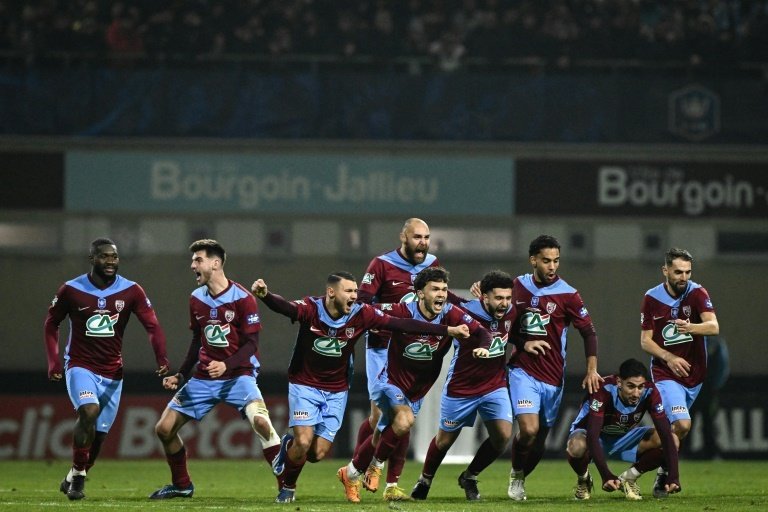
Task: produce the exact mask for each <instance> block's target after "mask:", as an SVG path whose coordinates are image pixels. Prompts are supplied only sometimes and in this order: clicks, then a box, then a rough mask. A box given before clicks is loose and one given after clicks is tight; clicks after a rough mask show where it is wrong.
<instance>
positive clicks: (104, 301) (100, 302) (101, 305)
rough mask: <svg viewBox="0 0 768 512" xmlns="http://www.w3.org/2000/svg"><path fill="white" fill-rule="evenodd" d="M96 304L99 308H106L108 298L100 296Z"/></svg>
mask: <svg viewBox="0 0 768 512" xmlns="http://www.w3.org/2000/svg"><path fill="white" fill-rule="evenodd" d="M96 304H97V305H98V306H99V309H104V308H105V307H107V299H105V298H104V297H99V300H98V302H96Z"/></svg>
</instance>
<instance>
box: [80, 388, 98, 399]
mask: <svg viewBox="0 0 768 512" xmlns="http://www.w3.org/2000/svg"><path fill="white" fill-rule="evenodd" d="M94 396H95V395H94V394H93V391H88V390H86V391H81V392H80V393H78V397H79V398H80V400H85V399H87V398H93V397H94Z"/></svg>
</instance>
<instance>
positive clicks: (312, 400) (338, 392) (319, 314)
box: [251, 272, 469, 503]
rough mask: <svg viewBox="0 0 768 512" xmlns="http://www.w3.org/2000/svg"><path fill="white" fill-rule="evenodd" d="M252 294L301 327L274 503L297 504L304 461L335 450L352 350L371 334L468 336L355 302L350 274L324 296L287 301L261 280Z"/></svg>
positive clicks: (334, 278)
mask: <svg viewBox="0 0 768 512" xmlns="http://www.w3.org/2000/svg"><path fill="white" fill-rule="evenodd" d="M251 291H252V292H253V293H254V295H256V296H257V297H259V298H260V299H261V300H262V301H263V302H264V304H266V305H267V307H269V309H271V310H273V311H275V312H277V313H280V314H282V315H285V316H287V317H288V318H290V319H291V320H292V321H294V322H299V325H300V327H299V332H298V335H297V337H296V345H295V346H294V349H293V355H292V357H291V363H290V365H289V367H288V407H289V414H290V419H289V423H288V426H289V427H290V428H292V430H293V434H285V435H284V436H283V439H282V443H281V444H280V451H279V453H278V455H277V456H276V457H275V459H274V460H273V461H272V469H273V471H274V473H275V474H276V475H281V476H282V478H283V486H282V489H281V490H280V492H279V493H278V495H277V498H276V499H275V501H276V502H278V503H291V502H293V501H294V500H295V499H296V482H297V480H298V478H299V474H300V473H301V470H302V468H303V467H304V464H305V463H306V462H318V461H320V460H322V459H323V458H324V457H325V456H326V454H327V453H328V451H329V450H330V449H331V446H333V441H334V439H335V437H336V433H337V432H338V431H339V429H340V428H341V422H342V419H343V418H344V411H345V409H346V404H347V397H348V395H349V385H350V378H351V376H352V368H353V360H354V348H355V343H356V342H357V340H358V339H359V338H360V336H362V334H363V333H364V332H365V331H367V330H369V329H380V330H381V329H386V330H389V331H393V332H399V331H403V332H411V333H420V334H422V335H425V334H427V335H438V336H441V337H446V336H455V337H460V338H464V337H468V336H469V329H468V328H467V326H466V325H455V326H446V325H441V324H440V325H436V324H432V323H429V322H425V321H419V320H414V319H411V318H408V319H405V318H394V317H391V316H389V315H386V314H385V313H383V312H382V311H381V310H379V309H375V308H373V307H372V306H370V305H368V304H362V303H359V302H357V282H356V280H355V278H354V276H353V275H352V274H350V273H348V272H334V273H332V274H330V275H329V276H328V279H327V280H326V287H325V296H320V297H304V298H303V299H300V300H296V301H293V302H288V301H286V300H285V299H284V298H282V297H281V296H279V295H275V294H273V293H271V292H270V291H269V289H268V288H267V284H266V283H265V282H264V280H263V279H258V280H256V281H255V282H254V283H253V285H252V286H251ZM358 501H359V499H358Z"/></svg>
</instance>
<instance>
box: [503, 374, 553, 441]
mask: <svg viewBox="0 0 768 512" xmlns="http://www.w3.org/2000/svg"><path fill="white" fill-rule="evenodd" d="M508 382H509V398H510V399H511V400H512V410H513V411H514V413H515V418H517V416H518V415H520V414H540V413H541V412H542V411H543V416H544V425H546V426H547V427H549V428H552V425H554V424H555V420H556V419H557V413H558V411H559V410H560V402H562V401H563V387H562V386H553V385H551V384H546V383H544V382H541V381H539V380H536V379H534V378H533V377H531V376H530V375H528V374H527V373H526V372H525V371H524V370H523V369H521V368H511V369H510V370H509V379H508Z"/></svg>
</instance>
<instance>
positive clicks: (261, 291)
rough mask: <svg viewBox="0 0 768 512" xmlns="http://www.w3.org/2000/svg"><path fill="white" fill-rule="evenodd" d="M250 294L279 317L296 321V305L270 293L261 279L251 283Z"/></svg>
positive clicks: (297, 310) (297, 309)
mask: <svg viewBox="0 0 768 512" xmlns="http://www.w3.org/2000/svg"><path fill="white" fill-rule="evenodd" d="M251 292H253V294H254V295H255V296H257V297H258V298H260V299H261V301H262V302H263V303H264V304H266V306H267V307H268V308H269V309H271V310H272V311H274V312H275V313H280V314H281V315H283V316H287V317H288V318H290V319H291V320H293V321H296V318H297V317H298V315H299V308H298V307H297V306H296V304H294V303H293V302H289V301H287V300H285V299H284V298H283V297H281V296H280V295H276V294H274V293H272V292H270V291H269V289H268V288H267V283H265V282H264V280H263V279H257V280H256V281H254V282H253V284H252V285H251Z"/></svg>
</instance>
